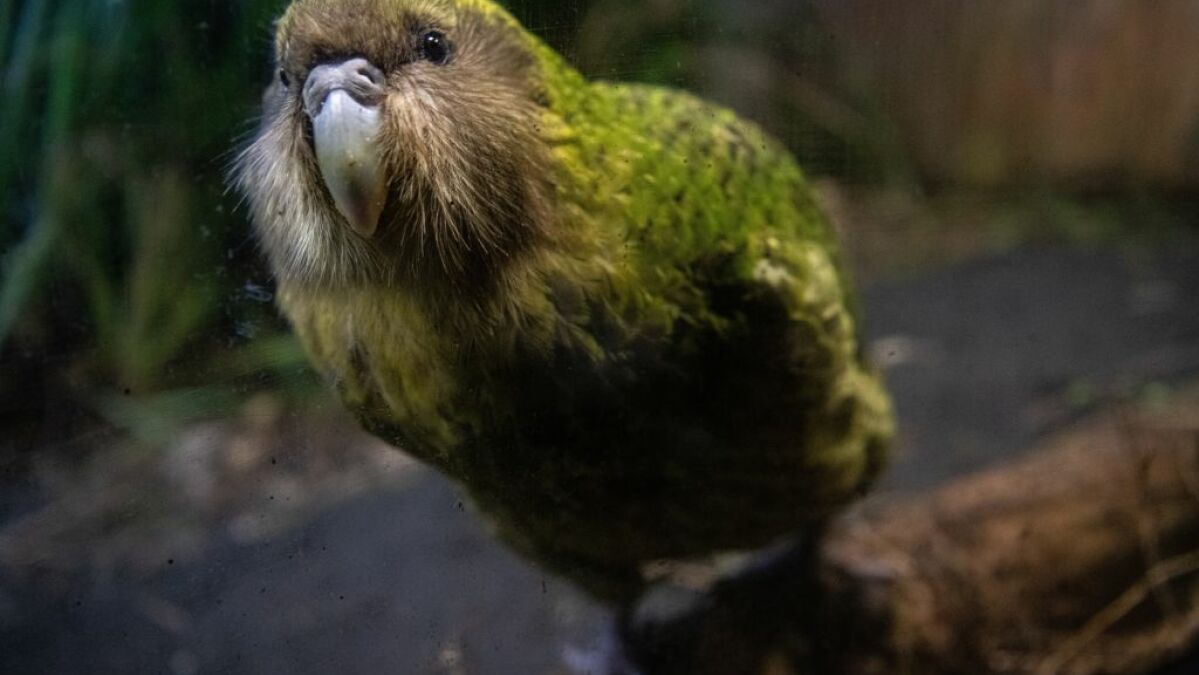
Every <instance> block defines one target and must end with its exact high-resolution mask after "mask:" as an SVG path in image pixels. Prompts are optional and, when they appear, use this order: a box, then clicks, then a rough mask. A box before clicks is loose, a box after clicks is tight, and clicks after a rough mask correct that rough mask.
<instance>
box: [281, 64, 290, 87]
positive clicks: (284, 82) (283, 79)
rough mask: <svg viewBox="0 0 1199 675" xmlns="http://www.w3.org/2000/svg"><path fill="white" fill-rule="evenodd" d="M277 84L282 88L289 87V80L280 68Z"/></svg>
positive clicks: (284, 71)
mask: <svg viewBox="0 0 1199 675" xmlns="http://www.w3.org/2000/svg"><path fill="white" fill-rule="evenodd" d="M279 83H280V84H282V85H283V87H284V88H289V87H291V78H290V77H288V76H287V71H286V70H283V69H282V68H280V69H279Z"/></svg>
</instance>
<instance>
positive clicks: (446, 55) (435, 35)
mask: <svg viewBox="0 0 1199 675" xmlns="http://www.w3.org/2000/svg"><path fill="white" fill-rule="evenodd" d="M420 55H421V58H423V59H424V60H426V61H429V62H431V63H435V64H437V65H439V66H443V65H445V64H446V62H447V61H449V60H450V41H449V40H447V39H446V37H445V34H444V33H442V32H441V31H436V30H431V31H429V32H428V33H425V34H424V35H422V36H421V38H420Z"/></svg>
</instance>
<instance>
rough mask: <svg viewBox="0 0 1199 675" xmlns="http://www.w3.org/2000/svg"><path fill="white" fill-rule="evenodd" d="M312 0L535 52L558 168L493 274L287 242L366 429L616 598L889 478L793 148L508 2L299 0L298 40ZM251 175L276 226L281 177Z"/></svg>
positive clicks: (331, 361) (527, 199)
mask: <svg viewBox="0 0 1199 675" xmlns="http://www.w3.org/2000/svg"><path fill="white" fill-rule="evenodd" d="M314 7H316V8H317V9H319V10H320V11H323V12H336V11H338V10H339V9H341V8H346V9H347V11H348V9H349V8H353V9H355V10H356V11H358V10H361V9H362V8H364V7H365V8H369V10H370V11H372V12H374V13H375V21H376V23H377V22H379V21H380V17H383V18H385V19H386V18H388V17H391V16H392V14H393V13H394V14H395V15H396V16H397V17H400V16H403V17H406V18H405V19H404V20H403V21H400V19H399V18H397V19H396V21H397V25H399V24H404V25H407V24H406V23H405V22H407V23H415V22H417V21H416V19H414V18H412V17H420V18H421V20H424V21H435V22H437V24H438V25H442V26H446V28H445V30H446V32H447V34H449V35H450V36H451V39H453V37H454V36H455V33H454V31H455V29H458V30H460V31H462V32H464V33H466V31H467V29H466V28H463V27H462V26H463V25H465V24H467V23H470V25H472V26H474V28H472V29H471V30H472V31H475V33H477V32H479V31H483V30H489V31H496V32H497V33H498V34H502V36H503V37H501V38H497V39H500V40H501V41H502V40H507V41H508V44H516V45H519V51H522V52H523V53H525V54H527V55H530V56H531V60H530V62H529V65H528V67H527V68H525V69H523V70H520V71H519V72H520V73H521V80H520V81H521V82H522V83H524V84H523V85H522V87H523V86H527V92H528V96H529V98H530V100H531V101H532V107H531V108H530V111H531V112H530V115H531V118H530V120H529V124H530V126H529V129H531V130H532V131H531V132H530V133H531V134H532V137H533V138H535V141H534V142H533V143H532V144H533V145H535V146H537V147H533V148H531V149H528V151H529V152H530V153H531V155H530V156H531V157H533V159H529V160H528V161H527V162H526V163H525V164H524V166H530V167H536V171H538V172H539V173H543V174H544V175H539V176H534V177H526V178H531V179H532V182H531V183H530V185H533V187H530V188H528V191H527V192H526V193H522V194H523V195H524V196H523V197H521V198H520V201H519V203H520V204H523V207H522V208H524V209H525V210H526V211H527V213H528V216H527V218H517V220H522V221H525V220H527V223H528V224H527V226H528V227H529V228H530V232H536V233H537V234H536V236H534V235H532V234H530V235H529V240H528V243H527V244H523V245H522V246H521V247H519V248H518V247H516V246H515V245H514V246H513V249H512V250H511V251H507V250H505V251H503V252H502V256H500V258H502V259H500V260H499V262H494V263H492V262H488V263H487V264H479V265H478V266H477V267H470V266H469V265H464V267H463V269H464V270H466V271H463V272H462V275H463V277H462V278H469V280H470V281H469V284H467V283H462V284H455V283H453V281H452V279H453V278H454V275H455V272H454V269H456V268H454V266H453V265H448V264H443V265H442V266H441V267H442V271H439V272H433V271H426V272H421V271H420V270H423V269H425V268H423V267H422V265H423V264H424V263H422V262H419V261H405V259H404V258H403V257H402V254H399V253H397V254H396V258H395V260H396V261H397V262H396V265H397V266H405V265H406V266H407V267H406V268H405V269H409V268H410V269H412V270H416V271H413V272H412V276H404V275H402V274H401V275H398V277H384V278H382V279H366V280H357V281H356V280H342V281H338V280H337V279H334V280H332V281H330V280H328V279H327V278H324V277H320V278H317V277H305V276H303V275H301V274H298V273H297V274H289V273H288V270H287V268H286V267H285V266H284V265H283V264H281V263H280V262H279V258H278V257H276V258H275V261H276V263H275V264H276V268H277V270H279V272H280V277H281V278H280V286H281V294H280V300H281V305H282V308H283V310H284V312H285V313H286V314H287V316H288V317H289V318H290V319H291V321H292V323H293V325H294V326H295V329H296V331H297V333H298V334H299V336H300V338H301V339H302V340H303V342H304V344H305V346H306V348H307V349H308V351H309V353H310V355H311V357H312V360H313V362H314V363H315V364H316V366H317V367H318V368H319V369H320V370H321V372H323V373H324V374H325V375H326V376H327V377H328V378H329V379H330V381H331V382H333V383H334V385H335V386H336V388H337V390H338V392H339V393H340V395H341V397H342V399H343V400H344V402H345V404H346V405H347V406H348V407H349V408H350V409H351V410H352V411H354V413H355V414H356V415H357V416H358V417H359V418H360V420H361V421H362V423H363V424H364V425H365V426H366V427H367V428H368V429H370V430H371V431H373V432H374V433H376V434H378V435H380V436H381V437H383V438H385V439H387V440H388V441H391V442H393V443H395V444H396V445H398V446H400V447H401V448H404V449H405V450H407V451H408V452H411V453H412V454H414V455H416V456H417V457H419V458H421V459H422V460H424V461H426V462H429V463H430V464H432V465H434V466H436V467H438V468H439V469H441V470H442V471H444V472H445V473H447V474H448V475H450V476H452V477H453V478H455V479H457V480H459V481H460V482H461V483H462V484H463V485H464V486H465V487H466V488H467V490H469V492H470V493H471V495H472V496H473V497H474V499H475V501H476V502H477V503H478V505H479V506H480V507H481V509H482V510H483V511H484V512H485V513H487V514H488V515H489V516H490V517H491V519H492V520H493V521H494V522H495V523H496V525H497V527H498V530H499V531H500V534H501V535H502V536H503V537H504V538H505V539H506V540H507V541H509V542H510V543H511V544H513V545H514V546H515V547H517V548H518V549H519V550H521V551H523V552H524V553H526V554H528V555H531V556H533V557H535V558H537V559H539V560H541V561H542V562H544V563H546V564H549V565H550V566H552V567H553V568H555V569H557V570H559V571H561V572H563V573H565V574H567V575H570V576H573V577H574V578H575V579H576V580H577V581H579V582H580V583H582V584H584V585H585V586H587V587H589V588H590V589H591V590H592V591H594V592H595V593H596V594H597V595H600V596H603V597H607V598H611V599H618V600H627V599H628V598H630V597H631V596H632V595H634V594H635V593H636V591H637V589H638V588H639V585H640V576H639V572H640V568H641V566H642V565H644V564H645V563H647V562H650V561H653V560H657V559H663V558H679V557H691V556H699V555H705V554H710V553H714V552H718V551H722V550H730V549H743V548H749V547H758V546H762V545H765V544H768V543H770V542H772V541H774V540H776V539H777V538H779V537H782V536H785V535H787V534H789V533H792V532H795V531H799V530H801V529H802V528H803V527H804V526H805V525H808V524H811V523H812V522H814V521H816V520H818V519H819V518H822V517H824V516H826V515H827V514H829V513H830V512H832V511H833V510H835V509H836V508H838V507H840V506H841V505H843V504H845V503H846V502H847V501H849V500H851V499H852V498H854V497H855V496H856V495H858V494H860V493H861V492H862V491H863V490H864V489H865V488H866V487H867V486H868V485H869V483H870V482H871V480H872V479H873V477H874V476H875V475H876V473H877V472H878V470H879V468H880V466H881V463H882V461H883V452H884V448H885V445H886V443H887V441H888V439H889V437H890V435H891V430H892V419H891V411H890V407H889V403H888V400H887V397H886V395H885V393H884V391H883V390H882V388H881V386H880V384H879V382H878V380H877V379H876V378H875V376H874V375H873V374H871V372H870V371H869V370H868V369H867V368H866V367H865V366H864V365H863V363H862V361H861V350H860V347H859V344H858V341H857V338H856V329H857V327H856V323H855V317H854V315H853V312H852V311H851V309H850V304H851V301H850V299H849V289H848V287H847V283H846V278H845V275H844V274H843V272H842V270H841V263H840V260H839V254H838V251H837V246H836V244H835V242H834V240H833V236H832V233H831V232H830V228H829V226H828V224H827V221H826V220H825V219H824V217H823V216H822V215H821V214H820V212H819V210H818V209H817V208H816V206H815V205H814V203H813V201H812V197H811V193H810V190H809V187H808V186H807V184H806V183H805V181H804V178H803V175H802V173H801V171H800V169H799V168H798V166H797V165H796V163H795V162H794V160H793V159H792V158H791V157H790V156H789V155H788V153H787V152H786V151H785V150H784V149H783V148H782V147H780V146H779V145H778V144H777V143H776V142H775V141H773V140H772V139H770V138H768V137H766V136H765V135H764V134H763V133H762V132H761V131H759V130H758V129H757V128H756V127H755V126H754V125H752V124H750V123H747V122H745V121H743V120H740V119H738V117H737V116H736V115H734V114H733V113H732V112H730V111H728V110H725V109H723V108H719V107H716V106H712V105H710V104H707V103H705V102H703V101H700V100H699V99H697V98H695V97H693V96H690V95H688V94H685V93H682V92H678V91H673V90H667V89H658V88H652V87H647V86H640V85H613V84H606V83H589V82H587V81H585V80H584V79H583V78H582V77H581V76H580V75H579V74H578V73H577V72H575V71H574V70H573V69H571V68H570V67H569V66H568V65H567V64H566V63H565V62H564V61H562V60H561V59H560V57H558V56H557V55H556V54H555V53H553V52H552V51H551V50H549V49H548V48H547V47H545V46H544V45H543V44H542V43H540V42H539V41H538V40H537V39H536V38H534V37H532V36H531V35H530V34H529V33H527V32H525V31H524V30H523V29H521V28H520V27H519V26H518V25H517V24H516V23H515V22H514V20H512V19H511V17H509V16H508V15H507V14H505V13H504V12H503V11H502V10H499V9H498V8H496V7H495V6H494V5H493V4H491V3H490V2H486V1H485V0H470V1H460V2H450V1H440V2H439V1H435V0H432V1H431V0H425V1H423V2H418V1H405V0H301V2H298V3H297V4H296V5H294V6H293V8H292V10H291V11H290V12H289V14H288V16H287V18H285V19H284V21H283V22H282V24H281V28H280V51H281V54H283V53H285V52H286V50H287V49H288V41H289V40H294V39H296V38H295V36H294V35H292V32H293V31H296V30H299V29H298V28H296V27H295V26H296V24H297V23H299V22H300V21H301V20H302V19H304V18H305V17H310V16H320V14H319V12H316V11H315V10H314ZM306 12H307V14H306ZM426 16H427V17H429V18H426ZM364 21H365V19H364ZM314 23H319V22H314ZM384 23H385V21H384ZM364 30H368V29H365V28H364ZM380 30H381V32H384V33H385V34H388V35H390V34H391V33H387V32H386V31H382V29H380ZM397 30H398V29H397ZM341 32H343V33H344V32H345V31H344V30H343V31H341ZM475 33H470V34H471V35H474V34H475ZM330 39H332V38H330ZM461 39H462V40H466V38H461ZM476 39H477V38H476ZM461 49H463V50H466V49H469V45H463V46H462V47H461ZM314 51H319V50H314ZM331 51H336V50H331ZM362 53H365V54H366V55H367V56H368V57H370V55H371V52H370V50H369V48H368V49H364V50H363V52H362ZM464 54H469V53H468V52H464ZM380 58H382V57H380ZM462 58H463V59H464V65H462V66H461V67H462V68H468V67H470V66H469V64H466V63H465V59H466V58H467V56H463V57H462ZM282 60H283V58H282V57H281V61H282ZM453 67H454V64H453V63H451V64H450V65H448V66H447V67H446V68H447V70H446V71H445V72H447V73H451V72H452V71H450V70H448V69H449V68H453ZM489 81H490V80H489ZM480 114H484V112H483V111H481V112H480ZM529 144H530V143H529V142H528V141H525V142H523V144H522V145H521V146H520V147H522V148H524V146H527V145H529ZM514 147H515V146H514ZM521 152H524V150H521ZM263 175H264V176H265V174H263ZM403 180H404V178H403V176H400V177H396V178H393V181H396V182H398V183H402V181H403ZM414 180H415V179H414ZM505 180H514V178H507V177H506V178H504V179H503V180H501V179H499V178H495V179H494V180H493V181H491V182H488V183H487V184H485V185H482V186H475V187H477V188H478V189H479V190H480V191H487V190H504V189H505V186H506V185H507V183H505V182H504V181H505ZM242 182H243V185H245V186H246V190H247V192H248V193H249V195H250V197H251V200H252V201H254V200H257V201H255V205H256V218H257V220H259V221H260V222H259V223H258V225H259V228H260V231H261V230H263V228H264V225H263V223H262V222H261V221H262V220H264V219H270V218H272V217H274V215H273V214H271V213H265V211H266V208H265V207H262V206H261V204H262V203H268V202H265V201H263V200H264V199H265V197H264V196H263V195H261V194H256V191H257V190H267V189H268V188H267V187H266V185H267V180H266V178H265V177H261V176H258V175H257V174H254V173H253V170H252V168H251V169H249V170H246V171H245V172H244V173H243V176H242ZM522 184H523V183H522ZM537 186H541V187H537ZM396 190H398V188H394V187H393V191H396ZM268 196H269V195H268ZM396 201H397V202H401V203H399V205H398V206H396V207H395V208H394V209H392V212H391V213H392V215H391V216H390V217H391V221H390V227H392V228H399V229H402V228H403V227H404V223H405V218H406V217H411V215H409V216H405V214H406V213H408V214H411V213H412V212H411V210H408V211H405V207H404V205H403V203H402V199H401V198H396ZM413 208H414V207H413ZM467 220H469V219H467ZM459 224H460V225H462V226H463V227H465V228H469V227H470V225H471V224H470V222H463V223H459ZM273 225H274V226H277V227H281V228H282V227H290V226H288V225H287V224H286V223H274V224H273ZM516 226H517V227H521V226H522V225H519V224H518V225H516ZM267 246H268V253H271V252H272V250H271V243H270V241H269V238H268V241H267ZM462 255H463V256H465V257H466V258H468V259H473V258H471V256H476V255H477V256H480V257H485V256H492V257H488V258H487V260H488V261H491V260H492V259H493V258H495V256H498V255H500V254H493V253H489V252H488V250H487V247H486V246H485V245H482V244H479V245H476V246H474V247H473V248H471V247H469V246H466V247H465V248H464V252H463V254H462ZM423 259H424V258H422V260H423ZM430 269H432V268H430ZM447 278H449V279H450V281H447Z"/></svg>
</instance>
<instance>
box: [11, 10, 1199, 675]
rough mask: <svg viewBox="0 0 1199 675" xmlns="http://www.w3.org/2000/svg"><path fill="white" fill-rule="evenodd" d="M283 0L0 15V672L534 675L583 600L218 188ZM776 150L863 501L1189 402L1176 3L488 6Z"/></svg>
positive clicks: (595, 616) (591, 612) (1196, 154)
mask: <svg viewBox="0 0 1199 675" xmlns="http://www.w3.org/2000/svg"><path fill="white" fill-rule="evenodd" d="M285 4H286V3H285V2H284V1H283V0H179V1H177V2H159V1H157V0H0V671H3V672H67V673H73V672H88V673H101V672H114V673H116V672H120V673H133V672H154V673H163V672H168V673H177V674H179V675H191V674H192V673H208V672H213V673H216V672H220V673H229V672H247V673H275V672H278V673H295V672H324V671H327V670H331V669H334V668H337V669H341V670H344V671H347V672H380V671H385V672H402V673H452V674H457V673H559V672H564V671H563V663H564V662H565V661H569V660H570V658H571V655H572V654H577V653H578V652H579V650H586V649H587V646H588V645H589V644H591V643H592V642H593V641H594V640H595V638H596V636H597V635H598V634H599V633H600V632H601V630H602V626H603V624H604V622H605V620H606V618H605V616H604V614H603V612H601V611H600V610H598V609H597V608H595V607H593V606H592V605H590V604H589V603H588V602H587V601H586V600H585V599H583V598H582V597H580V596H579V595H577V594H575V593H574V592H573V591H572V590H571V589H569V588H566V587H564V586H563V585H561V584H559V583H556V582H555V581H554V580H553V579H549V578H546V577H545V576H544V575H543V574H542V573H540V572H539V571H538V570H536V569H534V568H532V567H529V566H528V565H526V564H525V563H523V562H521V561H519V560H517V559H515V558H514V557H512V556H511V555H509V554H508V553H506V552H505V551H504V550H502V549H501V548H500V547H499V546H498V545H497V544H495V543H493V542H492V541H491V540H490V539H489V537H488V535H487V533H486V528H485V525H484V524H481V523H480V522H478V520H477V519H476V517H475V515H474V514H473V513H472V512H471V509H470V505H469V504H464V503H463V502H462V501H461V500H460V497H459V496H458V495H457V493H456V492H455V489H454V487H453V486H452V485H448V484H447V483H446V482H445V481H443V480H442V479H441V478H439V477H438V476H436V475H434V474H432V473H431V472H429V471H427V470H425V469H424V468H422V467H420V466H418V465H415V464H413V463H412V462H411V461H409V460H408V459H406V458H405V456H404V455H403V454H401V453H399V452H397V451H395V450H392V449H390V448H387V447H383V446H381V445H380V444H379V443H378V442H377V441H374V440H372V439H370V438H369V437H366V436H363V435H361V434H359V433H358V432H356V431H355V430H354V427H353V425H352V423H350V422H348V421H347V420H346V418H345V417H344V416H343V415H342V414H341V412H340V411H339V408H338V406H337V404H336V403H335V402H333V401H332V400H331V399H330V398H329V396H328V395H327V394H326V393H325V391H324V389H323V387H322V386H321V384H320V383H319V382H318V381H317V379H316V378H315V377H314V376H313V375H312V374H311V373H310V371H309V370H308V368H307V366H306V363H305V359H304V357H303V354H302V353H301V352H300V350H299V349H298V347H297V345H296V344H295V342H294V341H293V339H292V338H291V337H290V336H289V334H288V331H287V328H286V326H285V325H284V324H283V323H282V322H281V321H280V320H279V319H278V318H277V316H276V313H275V311H274V308H273V304H272V303H273V288H272V283H271V280H270V277H269V274H268V273H267V272H266V270H265V266H264V264H263V261H262V260H261V259H260V257H259V255H258V251H257V249H256V245H255V242H254V240H253V238H252V237H251V234H250V229H249V226H248V216H247V213H246V209H245V208H243V207H242V206H241V205H240V204H239V197H238V195H236V194H234V193H232V192H230V190H229V189H228V187H227V182H226V173H227V170H228V167H229V163H230V161H231V158H232V156H233V154H234V153H235V152H236V149H237V148H238V146H239V144H240V143H241V142H243V141H244V140H245V139H246V137H247V136H248V134H250V133H251V132H252V131H253V129H254V126H255V124H256V117H255V116H256V114H257V109H258V103H259V97H260V93H261V88H262V86H263V85H264V84H265V83H266V82H267V81H268V79H269V77H270V74H271V72H272V64H271V62H270V46H271V27H272V21H273V19H274V17H276V16H277V15H278V14H279V13H280V12H281V11H282V8H283V7H284V6H285ZM508 6H509V8H510V9H511V10H512V11H513V12H514V13H515V14H516V15H517V16H518V17H519V18H520V19H521V20H522V21H523V22H524V23H525V24H526V26H528V27H529V28H530V29H532V30H533V31H534V32H536V33H538V34H539V35H541V36H542V37H543V38H544V39H546V40H547V41H548V42H550V43H551V44H552V45H554V46H555V47H556V48H558V49H559V50H561V51H562V52H563V53H564V54H566V55H567V57H568V58H569V59H570V60H572V61H573V62H574V63H575V64H577V65H578V66H579V67H580V69H582V70H583V71H584V72H585V73H586V74H588V75H590V76H593V77H597V78H604V79H616V80H636V81H643V82H654V83H660V84H667V85H672V86H678V87H683V88H687V89H690V90H693V91H696V92H698V93H700V94H701V95H703V96H705V97H707V98H710V99H713V100H716V101H719V102H721V103H724V104H726V105H728V106H730V107H732V108H734V109H736V110H737V111H739V112H740V113H742V114H743V115H745V116H746V117H749V118H750V119H753V120H755V121H757V122H759V123H760V124H761V125H763V126H764V127H765V128H767V129H768V130H769V131H771V132H772V133H773V134H775V135H776V136H778V137H779V138H781V139H782V140H783V141H785V142H786V143H787V144H788V145H789V146H790V147H791V148H792V149H793V150H794V152H795V153H796V155H797V156H798V157H799V158H800V160H801V163H802V164H803V166H804V167H805V168H806V170H807V172H808V173H809V176H810V177H811V178H812V179H813V181H814V183H815V184H816V186H817V189H818V191H819V193H820V197H821V199H822V201H823V203H824V205H825V207H826V209H827V210H828V212H829V213H830V215H831V216H832V217H833V218H834V219H835V221H836V223H837V226H838V227H839V228H840V229H841V231H842V235H843V237H844V239H845V241H846V245H847V249H848V251H849V254H850V255H851V257H852V260H853V264H854V268H855V269H856V276H857V279H858V284H859V287H860V290H861V294H862V297H863V302H864V306H865V313H866V318H867V327H866V329H867V342H868V345H869V347H870V349H871V351H872V353H874V355H875V358H876V361H877V362H878V363H879V365H880V366H881V367H882V368H883V369H884V371H885V372H886V375H887V378H888V381H889V382H890V386H891V388H892V391H893V392H894V394H895V397H896V400H897V404H898V407H899V412H900V418H901V420H900V421H901V438H900V441H899V443H898V445H897V447H896V449H895V458H894V460H893V465H892V467H891V469H890V471H889V473H888V474H887V477H886V479H885V481H884V485H883V489H884V490H886V491H892V492H903V491H916V490H923V489H927V488H929V487H932V486H935V485H938V484H940V483H942V482H944V481H945V480H947V479H949V478H952V477H954V476H958V475H961V474H963V473H965V472H969V471H972V470H976V469H979V468H981V467H984V466H988V465H992V464H994V463H996V462H999V461H1002V460H1004V459H1005V458H1008V457H1011V456H1014V455H1016V454H1018V453H1020V452H1021V450H1022V449H1023V448H1027V447H1029V446H1030V445H1032V444H1034V443H1037V442H1039V441H1042V440H1044V439H1046V438H1049V437H1051V434H1052V433H1053V432H1055V431H1058V430H1061V429H1064V428H1067V427H1068V426H1069V425H1070V424H1072V423H1074V422H1076V421H1077V420H1079V419H1081V418H1082V417H1084V416H1086V415H1087V414H1089V413H1090V412H1092V411H1095V410H1098V409H1100V408H1103V407H1106V406H1132V407H1138V408H1141V407H1149V408H1154V407H1158V408H1161V407H1166V406H1192V407H1199V404H1196V403H1195V401H1196V400H1199V396H1196V387H1195V384H1194V382H1196V380H1195V378H1196V377H1199V3H1196V2H1193V1H1190V0H1160V1H1157V2H1145V1H1143V0H1070V1H1066V0H1008V1H1007V2H970V1H968V0H908V1H907V2H904V3H895V2H891V1H889V0H755V1H753V2H745V1H743V0H691V1H686V0H650V1H649V2H633V1H631V0H594V1H584V0H567V1H562V0H545V1H539V0H512V1H511V2H509V3H508Z"/></svg>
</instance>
